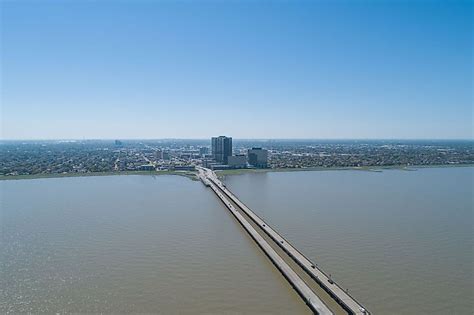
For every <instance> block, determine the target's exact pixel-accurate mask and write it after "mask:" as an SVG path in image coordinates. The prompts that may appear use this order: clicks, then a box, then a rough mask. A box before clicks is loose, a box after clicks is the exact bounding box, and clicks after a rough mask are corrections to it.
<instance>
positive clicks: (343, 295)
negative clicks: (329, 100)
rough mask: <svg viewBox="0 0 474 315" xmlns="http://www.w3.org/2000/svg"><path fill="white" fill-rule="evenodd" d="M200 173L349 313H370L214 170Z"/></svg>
mask: <svg viewBox="0 0 474 315" xmlns="http://www.w3.org/2000/svg"><path fill="white" fill-rule="evenodd" d="M199 173H200V177H201V179H202V180H203V182H204V183H205V184H206V185H207V186H209V185H212V186H214V188H218V192H219V194H222V195H224V196H225V197H227V198H229V199H230V200H231V201H232V202H233V203H234V204H235V205H236V206H237V207H238V209H240V210H241V211H242V212H243V214H244V216H243V217H244V218H247V219H249V220H251V221H253V222H252V223H254V224H256V225H257V226H258V227H260V228H261V230H263V231H264V233H266V235H268V237H269V238H270V239H271V240H273V242H274V243H275V244H277V245H278V246H279V247H280V248H281V249H282V250H283V251H284V252H285V253H286V254H287V255H288V256H289V257H291V259H292V260H293V261H294V262H296V263H297V264H298V266H299V267H301V268H302V269H303V270H304V272H306V274H307V275H309V276H310V277H311V279H312V280H314V281H315V282H316V283H317V284H318V285H319V286H320V287H321V288H322V289H323V290H324V291H325V292H326V293H327V294H328V295H329V296H330V297H331V298H332V299H334V301H335V302H337V304H339V305H340V306H341V307H342V308H343V309H344V310H345V311H346V312H347V313H348V314H360V315H363V314H369V312H368V311H367V310H366V309H365V308H364V307H363V306H362V305H361V304H360V303H359V302H358V301H357V300H355V299H354V298H353V297H352V296H350V295H349V294H348V293H347V291H345V290H344V289H342V288H341V287H340V286H339V285H338V284H337V283H336V282H334V281H333V280H332V279H331V278H330V277H329V276H328V275H327V274H326V273H325V272H324V271H322V270H321V269H320V268H319V267H318V266H317V265H316V264H314V263H312V262H311V261H310V260H309V259H308V258H307V257H306V256H304V255H303V254H302V253H301V252H299V251H298V250H297V249H296V248H295V247H294V246H292V245H291V244H290V243H289V242H288V241H287V240H286V239H284V238H283V237H282V236H281V235H280V234H279V233H278V232H276V231H275V230H274V229H272V228H271V227H270V226H268V224H266V223H265V221H263V220H262V219H261V218H260V217H259V216H257V215H256V214H255V213H254V212H253V211H252V210H251V209H250V208H248V207H247V206H246V205H245V204H244V203H243V202H241V201H240V200H239V199H238V198H237V197H236V196H235V195H234V194H232V192H231V191H230V190H229V189H227V188H226V187H225V185H224V184H223V183H222V182H221V181H220V180H219V179H218V178H217V176H216V174H215V173H214V172H212V171H211V170H209V169H205V168H200V169H199ZM213 190H214V189H213ZM214 191H215V190H214ZM215 192H216V191H215ZM216 194H217V192H216ZM234 209H235V207H234Z"/></svg>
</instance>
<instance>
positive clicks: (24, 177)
mask: <svg viewBox="0 0 474 315" xmlns="http://www.w3.org/2000/svg"><path fill="white" fill-rule="evenodd" d="M473 166H474V164H444V165H411V166H405V165H394V166H364V167H350V166H348V167H307V168H262V169H248V168H245V169H233V170H220V171H216V174H217V175H218V176H219V177H221V176H227V175H242V174H249V173H269V172H304V171H311V172H314V171H364V172H383V171H384V170H400V171H409V172H411V171H416V170H418V169H421V168H448V167H473ZM126 175H148V176H150V175H151V176H153V175H154V176H161V175H177V176H183V177H187V178H189V179H191V180H198V179H197V177H196V173H195V172H193V171H125V172H91V173H67V174H34V175H16V176H4V175H3V176H0V181H3V180H27V179H45V178H67V177H90V176H126Z"/></svg>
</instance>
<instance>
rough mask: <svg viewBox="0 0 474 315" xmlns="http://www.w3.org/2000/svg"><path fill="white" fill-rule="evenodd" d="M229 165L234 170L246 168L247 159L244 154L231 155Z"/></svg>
mask: <svg viewBox="0 0 474 315" xmlns="http://www.w3.org/2000/svg"><path fill="white" fill-rule="evenodd" d="M227 165H229V167H232V168H245V167H247V157H246V156H245V155H244V154H237V155H231V156H229V157H228V158H227Z"/></svg>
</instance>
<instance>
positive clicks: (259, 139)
mask: <svg viewBox="0 0 474 315" xmlns="http://www.w3.org/2000/svg"><path fill="white" fill-rule="evenodd" d="M215 136H221V135H220V134H219V135H212V136H209V137H208V138H173V137H171V138H36V139H34V138H30V139H0V142H1V141H4V142H9V141H12V142H13V141H115V140H121V141H140V140H146V141H150V140H206V141H210V139H211V137H215ZM223 136H228V137H231V138H232V139H233V140H237V141H246V140H251V141H268V140H270V141H271V140H281V141H293V140H294V141H313V140H314V141H343V140H348V141H352V140H353V141H364V140H366V141H474V139H473V138H470V139H469V138H236V137H232V135H225V134H224V135H223Z"/></svg>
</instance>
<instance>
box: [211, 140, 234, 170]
mask: <svg viewBox="0 0 474 315" xmlns="http://www.w3.org/2000/svg"><path fill="white" fill-rule="evenodd" d="M211 143H212V156H213V157H214V159H215V160H216V161H217V162H219V163H224V164H227V158H228V157H229V156H231V155H232V138H231V137H225V136H219V137H213V138H212V139H211Z"/></svg>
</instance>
